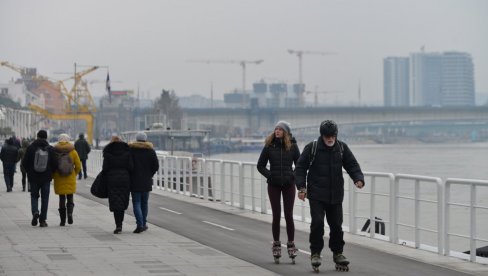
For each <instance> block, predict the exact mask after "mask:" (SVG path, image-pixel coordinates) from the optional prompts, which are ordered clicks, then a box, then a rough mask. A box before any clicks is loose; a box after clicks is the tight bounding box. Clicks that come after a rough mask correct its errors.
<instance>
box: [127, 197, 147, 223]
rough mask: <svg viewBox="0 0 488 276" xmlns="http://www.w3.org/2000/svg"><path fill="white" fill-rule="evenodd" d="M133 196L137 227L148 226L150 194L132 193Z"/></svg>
mask: <svg viewBox="0 0 488 276" xmlns="http://www.w3.org/2000/svg"><path fill="white" fill-rule="evenodd" d="M131 194H132V208H133V210H134V216H135V217H136V223H137V227H143V226H144V225H146V222H147V220H146V218H147V202H148V200H149V192H131Z"/></svg>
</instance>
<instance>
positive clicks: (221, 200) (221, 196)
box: [220, 160, 225, 204]
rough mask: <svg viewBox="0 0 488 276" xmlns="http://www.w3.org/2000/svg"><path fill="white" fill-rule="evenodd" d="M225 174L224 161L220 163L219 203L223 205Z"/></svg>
mask: <svg viewBox="0 0 488 276" xmlns="http://www.w3.org/2000/svg"><path fill="white" fill-rule="evenodd" d="M224 183H225V174H224V161H222V160H221V161H220V203H223V204H225V184H224Z"/></svg>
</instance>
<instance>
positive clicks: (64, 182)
mask: <svg viewBox="0 0 488 276" xmlns="http://www.w3.org/2000/svg"><path fill="white" fill-rule="evenodd" d="M54 151H55V152H56V154H57V155H58V154H61V153H68V154H69V156H70V157H71V160H72V161H73V171H72V172H71V174H70V175H66V176H63V175H60V174H59V172H58V170H55V171H54V173H53V179H54V192H55V193H56V194H57V195H69V194H74V193H75V192H76V176H77V175H78V173H79V172H80V170H81V161H80V157H79V156H78V153H77V152H76V150H75V147H74V146H73V144H71V143H70V142H59V143H57V144H56V145H55V146H54ZM57 155H56V156H57Z"/></svg>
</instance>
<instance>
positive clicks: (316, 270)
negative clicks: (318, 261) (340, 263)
mask: <svg viewBox="0 0 488 276" xmlns="http://www.w3.org/2000/svg"><path fill="white" fill-rule="evenodd" d="M312 268H313V271H314V272H315V273H319V272H320V270H319V267H318V266H312Z"/></svg>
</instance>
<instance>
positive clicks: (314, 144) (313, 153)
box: [308, 140, 317, 169]
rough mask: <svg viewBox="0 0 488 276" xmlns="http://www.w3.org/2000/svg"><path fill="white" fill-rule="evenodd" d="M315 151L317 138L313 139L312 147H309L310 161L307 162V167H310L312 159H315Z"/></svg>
mask: <svg viewBox="0 0 488 276" xmlns="http://www.w3.org/2000/svg"><path fill="white" fill-rule="evenodd" d="M316 153H317V140H313V142H312V148H311V149H310V163H309V164H308V168H309V169H310V167H312V164H313V161H314V160H315V154H316Z"/></svg>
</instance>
